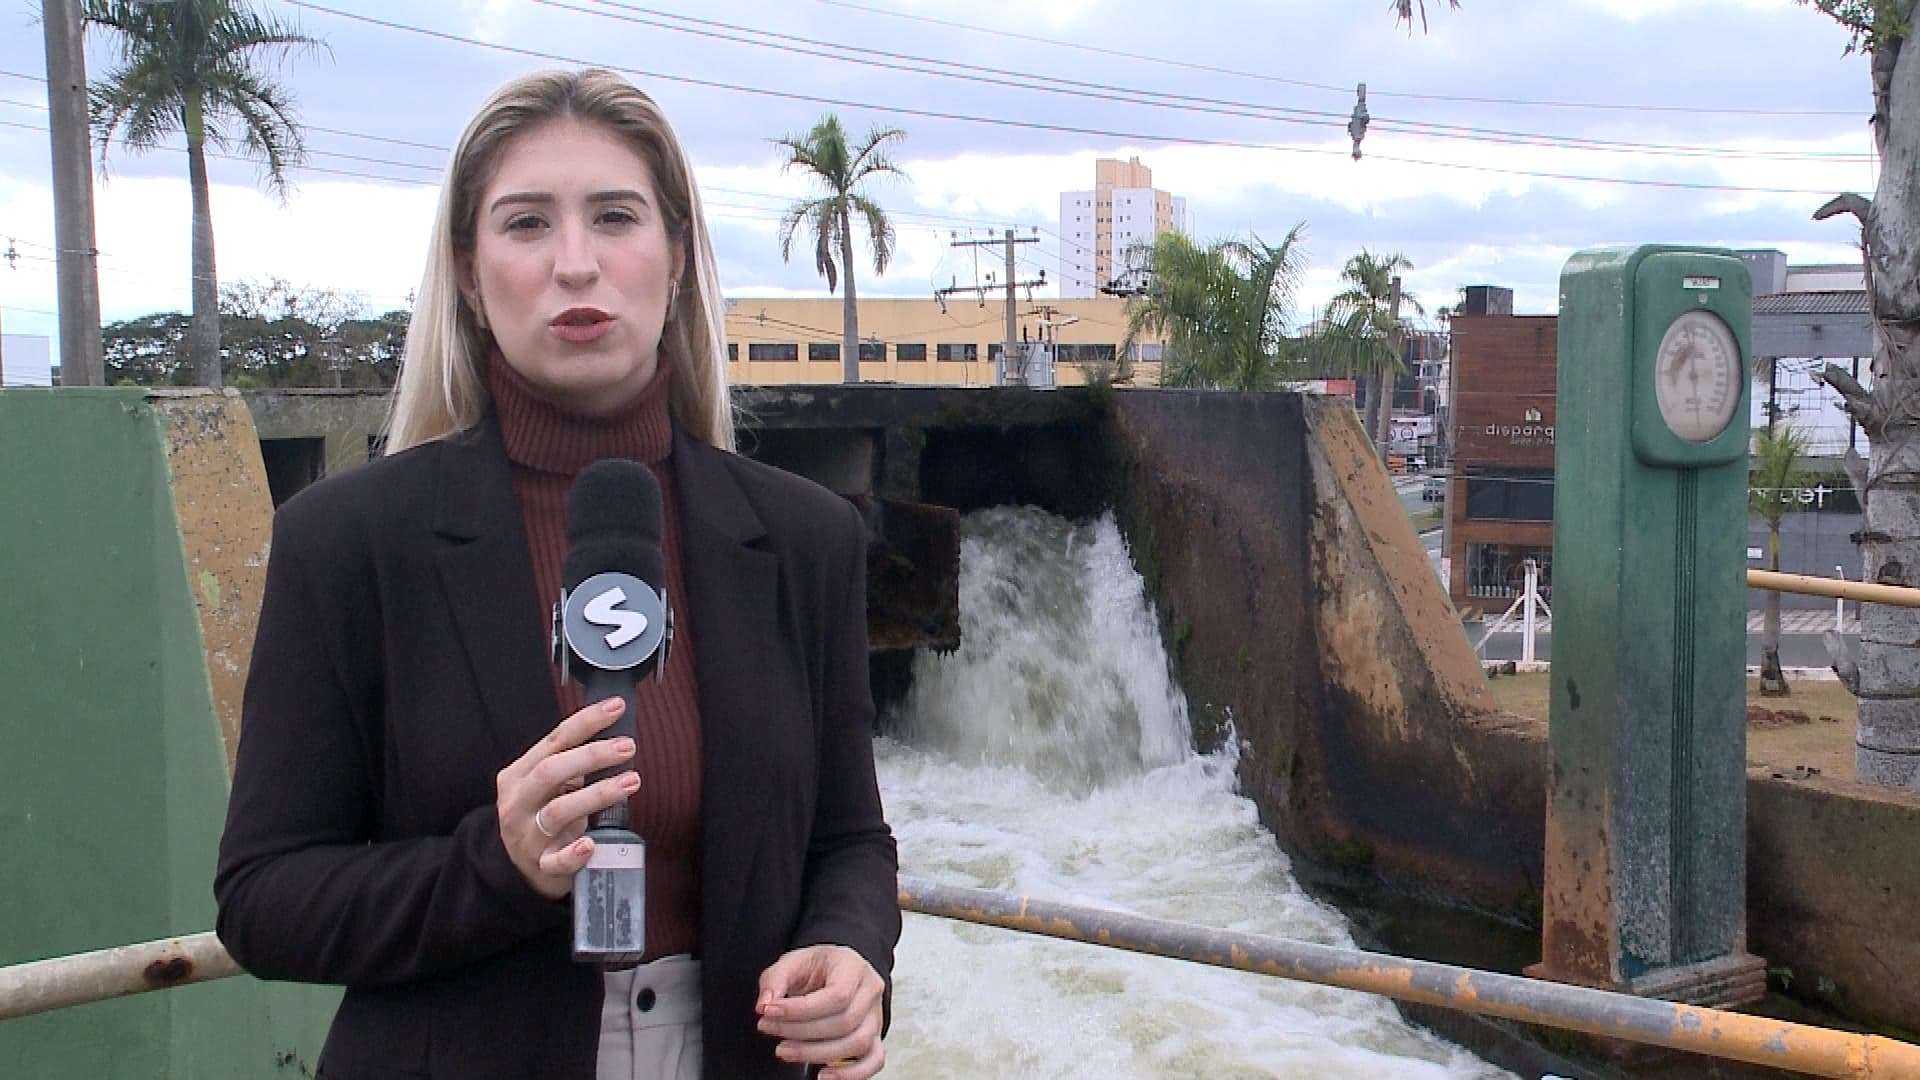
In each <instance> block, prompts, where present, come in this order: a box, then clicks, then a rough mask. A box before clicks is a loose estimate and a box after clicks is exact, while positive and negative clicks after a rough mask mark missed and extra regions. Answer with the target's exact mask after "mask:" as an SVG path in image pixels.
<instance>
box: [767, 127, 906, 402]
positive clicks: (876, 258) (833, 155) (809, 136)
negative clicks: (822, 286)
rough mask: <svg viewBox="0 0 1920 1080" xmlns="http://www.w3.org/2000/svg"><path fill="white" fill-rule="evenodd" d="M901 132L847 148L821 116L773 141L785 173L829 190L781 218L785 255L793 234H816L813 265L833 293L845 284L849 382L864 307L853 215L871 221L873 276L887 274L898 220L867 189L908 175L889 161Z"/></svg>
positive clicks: (843, 349)
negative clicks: (879, 179)
mask: <svg viewBox="0 0 1920 1080" xmlns="http://www.w3.org/2000/svg"><path fill="white" fill-rule="evenodd" d="M906 137H907V133H906V132H905V131H902V130H901V129H899V128H879V127H877V128H874V129H873V130H871V131H869V132H868V133H867V137H866V139H865V140H864V141H863V142H861V143H860V145H859V146H857V147H849V146H848V145H847V133H846V131H845V129H843V128H842V127H841V126H840V118H839V117H838V116H836V115H834V114H833V113H828V114H827V115H826V116H824V117H821V119H820V122H819V123H817V124H815V125H813V130H812V131H809V132H807V133H806V134H805V135H787V136H784V137H782V138H779V139H775V140H774V144H775V145H776V146H779V147H781V148H782V149H784V150H786V152H787V160H786V161H784V162H782V163H781V165H780V169H781V171H782V172H785V171H786V170H788V169H792V168H801V169H805V170H806V171H807V172H809V173H812V174H813V176H814V178H815V179H817V180H818V181H819V182H820V186H821V187H823V188H825V189H826V194H824V195H820V196H817V197H815V198H811V199H802V200H800V201H799V202H797V203H794V204H793V205H792V206H790V207H788V208H787V213H786V216H785V217H783V218H782V219H781V220H780V257H781V258H782V259H791V258H793V240H794V236H795V235H796V234H797V233H798V232H799V231H800V226H801V225H803V224H804V225H805V226H806V227H807V231H808V232H810V233H812V234H813V265H814V268H815V269H816V270H818V271H819V272H820V275H821V276H822V277H824V278H826V279H827V291H828V292H832V291H834V288H835V285H836V283H837V281H838V279H840V278H842V277H844V278H845V279H846V283H847V288H846V292H844V293H842V294H841V312H842V315H841V322H842V326H841V330H842V334H841V344H840V363H841V370H842V371H844V372H845V375H844V378H845V380H846V381H847V382H850V383H854V382H859V381H860V313H859V312H860V309H859V301H858V299H857V298H856V297H855V295H854V286H853V216H854V214H855V213H858V214H859V215H860V216H861V217H862V218H864V219H865V220H866V226H867V239H868V241H869V242H870V243H872V245H873V272H874V273H876V274H884V273H886V272H887V263H888V262H890V261H892V259H893V223H892V222H890V221H888V220H887V212H886V211H885V210H882V209H880V204H878V203H876V202H874V201H873V200H872V199H870V198H868V197H867V196H866V195H865V194H864V193H863V192H862V191H861V190H860V185H861V184H862V183H863V182H865V181H866V179H867V178H868V177H871V176H878V175H882V174H891V175H894V176H898V177H901V178H905V177H906V175H907V174H906V173H904V172H902V171H901V170H900V168H899V167H898V166H896V165H895V164H894V163H893V162H892V161H891V160H889V159H888V157H887V154H886V151H885V149H884V148H883V145H882V144H884V143H888V142H892V141H894V140H897V139H904V138H906Z"/></svg>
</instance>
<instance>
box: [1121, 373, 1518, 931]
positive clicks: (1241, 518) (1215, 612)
mask: <svg viewBox="0 0 1920 1080" xmlns="http://www.w3.org/2000/svg"><path fill="white" fill-rule="evenodd" d="M1110 423H1111V435H1112V439H1113V442H1114V444H1115V450H1116V453H1117V454H1118V455H1119V458H1120V463H1121V464H1120V467H1121V470H1122V473H1123V476H1122V482H1121V484H1120V486H1119V491H1120V499H1121V505H1122V513H1121V517H1122V520H1123V522H1124V524H1125V526H1126V528H1127V531H1128V535H1129V539H1130V541H1131V543H1132V546H1133V551H1134V555H1135V560H1136V562H1137V563H1138V564H1139V565H1140V569H1141V571H1142V573H1143V574H1144V575H1146V576H1147V578H1148V582H1149V585H1150V587H1151V588H1153V590H1154V592H1155V595H1156V597H1157V598H1158V600H1159V602H1160V604H1161V605H1162V608H1163V611H1164V613H1165V617H1166V620H1167V622H1168V623H1169V624H1170V627H1171V632H1170V634H1169V640H1170V641H1172V642H1173V643H1174V647H1175V649H1176V651H1177V655H1176V657H1175V661H1176V664H1177V666H1178V669H1179V672H1180V677H1181V680H1182V683H1183V685H1185V687H1186V688H1187V692H1188V697H1189V699H1190V700H1191V702H1192V704H1193V706H1194V712H1195V715H1196V716H1197V717H1200V718H1202V726H1203V727H1204V726H1205V720H1206V719H1211V720H1213V721H1214V723H1215V726H1216V730H1217V728H1218V726H1219V725H1222V724H1224V723H1226V722H1227V721H1228V720H1229V719H1230V720H1231V723H1232V729H1233V732H1234V733H1235V734H1236V735H1237V736H1238V737H1239V738H1240V739H1241V740H1242V744H1243V752H1242V755H1241V777H1240V779H1241V786H1242V788H1243V789H1244V790H1245V791H1246V792H1247V793H1248V795H1249V796H1250V797H1252V798H1253V799H1254V801H1255V802H1256V803H1257V804H1258V805H1259V807H1260V810H1261V814H1262V817H1263V819H1264V820H1265V821H1266V823H1267V824H1268V826H1269V827H1270V828H1272V829H1273V830H1274V832H1275V833H1276V834H1278V835H1279V837H1280V838H1281V840H1282V842H1283V843H1284V844H1285V845H1286V846H1287V847H1288V848H1289V849H1290V850H1292V851H1294V852H1296V853H1299V854H1303V855H1306V856H1307V857H1308V858H1309V859H1312V860H1315V861H1317V862H1320V863H1322V864H1325V865H1328V866H1330V867H1333V868H1336V869H1344V870H1347V871H1350V872H1352V873H1355V874H1361V875H1365V876H1367V877H1369V878H1374V879H1377V880H1380V881H1383V882H1386V883H1389V884H1391V885H1393V886H1394V887H1397V888H1400V889H1402V890H1405V891H1408V892H1413V893H1418V894H1422V895H1426V896H1430V897H1434V898H1437V899H1442V900H1444V901H1445V902H1447V903H1450V904H1454V905H1460V906H1471V907H1478V908H1486V909H1490V910H1494V911H1497V912H1500V913H1502V914H1504V915H1507V916H1509V917H1523V916H1524V915H1525V914H1526V913H1528V912H1530V911H1537V904H1538V889H1539V880H1540V878H1539V863H1540V847H1541V830H1542V827H1543V821H1544V814H1545V810H1544V806H1545V804H1544V787H1543V785H1542V779H1543V777H1544V768H1545V761H1546V756H1545V744H1544V742H1543V741H1540V740H1537V739H1536V740H1533V741H1531V742H1525V741H1522V742H1518V743H1516V742H1515V741H1514V740H1512V739H1510V738H1507V737H1506V735H1507V733H1508V731H1509V730H1510V729H1511V728H1512V727H1513V726H1514V724H1515V722H1516V721H1515V720H1514V719H1513V718H1505V717H1501V716H1498V715H1497V714H1495V713H1494V710H1493V702H1492V699H1491V697H1490V696H1489V694H1488V692H1487V689H1486V686H1485V683H1484V681H1483V680H1482V677H1481V675H1480V670H1479V665H1478V662H1477V660H1476V659H1475V658H1474V655H1473V653H1472V650H1471V649H1470V648H1469V647H1468V643H1467V641H1466V637H1465V634H1464V632H1463V631H1462V630H1461V628H1460V625H1459V622H1458V621H1457V620H1456V619H1455V618H1454V617H1453V616H1452V612H1451V608H1450V607H1449V606H1448V604H1447V600H1446V596H1445V593H1444V592H1443V591H1442V590H1441V588H1440V585H1439V581H1438V579H1437V578H1436V577H1435V575H1434V573H1433V571H1432V568H1431V567H1430V565H1429V564H1428V562H1427V560H1426V556H1425V554H1424V552H1423V551H1422V549H1421V547H1420V543H1419V540H1418V538H1417V537H1416V536H1415V535H1414V533H1413V529H1412V525H1411V524H1410V523H1409V522H1408V520H1407V516H1406V513H1405V512H1404V510H1402V509H1401V507H1400V503H1399V500H1398V499H1397V497H1396V496H1395V495H1394V492H1393V486H1392V482H1391V480H1390V478H1389V477H1388V476H1387V474H1386V472H1385V470H1384V469H1382V468H1381V466H1380V464H1379V461H1378V459H1377V458H1376V457H1375V456H1374V454H1373V452H1372V449H1371V446H1370V444H1369V442H1368V440H1367V437H1366V435H1365V433H1364V432H1363V431H1362V430H1361V428H1360V425H1359V421H1358V419H1357V418H1356V417H1355V416H1354V414H1353V410H1352V407H1351V406H1350V405H1348V404H1347V403H1345V402H1343V401H1332V400H1326V399H1317V398H1310V397H1302V396H1297V395H1277V394H1276V395H1227V394H1211V393H1201V392H1156V393H1119V394H1115V395H1114V397H1113V400H1112V406H1111V413H1110ZM1521 723H1523V724H1524V722H1521Z"/></svg>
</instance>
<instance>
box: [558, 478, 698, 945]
mask: <svg viewBox="0 0 1920 1080" xmlns="http://www.w3.org/2000/svg"><path fill="white" fill-rule="evenodd" d="M662 522H663V518H662V516H661V510H660V484H659V482H658V481H657V480H655V479H654V478H653V473H651V472H649V471H648V470H647V467H646V466H644V465H640V464H637V463H635V462H632V461H616V460H609V461H596V462H594V463H593V464H591V465H589V466H587V467H586V468H584V469H582V470H580V474H579V475H578V476H577V477H575V478H574V481H573V486H572V488H571V489H570V490H569V491H568V492H567V559H566V562H565V563H564V564H563V566H562V568H561V576H560V582H561V586H560V600H559V602H558V603H556V604H555V605H554V606H553V649H554V660H555V662H557V663H558V664H559V665H560V674H561V677H562V678H563V679H568V678H570V679H574V680H576V681H578V682H579V683H580V685H581V689H582V691H583V696H584V698H585V701H586V704H588V705H593V704H596V703H598V702H601V701H605V700H606V699H608V698H611V697H618V698H620V699H621V700H622V701H624V702H626V709H625V710H624V711H622V712H621V714H620V718H619V719H618V720H616V721H614V722H613V724H612V725H610V726H609V727H608V728H607V730H606V731H604V732H602V733H601V735H600V736H599V737H600V738H604V739H612V738H618V737H620V736H627V737H629V738H631V737H632V736H633V735H634V730H635V729H634V715H635V710H634V706H635V701H634V692H635V689H636V686H637V684H638V683H639V681H640V680H641V679H642V678H644V677H646V675H647V673H648V672H653V673H654V676H655V679H656V680H658V679H661V678H664V677H665V673H666V658H667V649H668V646H669V643H670V642H671V640H672V637H673V611H672V609H671V608H670V607H668V605H667V590H666V578H667V575H666V561H665V559H664V557H663V556H662V555H661V551H660V533H661V529H662V527H663V526H662ZM626 768H628V766H626V765H620V766H616V767H614V768H610V769H605V770H602V771H600V772H596V773H594V774H593V775H591V776H588V777H587V783H589V784H592V783H595V782H597V781H600V780H603V779H605V778H607V777H609V776H614V775H616V774H618V773H619V772H622V771H624V770H625V769H626ZM587 826H588V828H587V836H589V837H590V838H592V840H593V844H594V848H593V858H592V859H591V860H590V861H589V862H588V863H587V865H586V867H585V868H584V869H582V870H581V871H580V872H579V873H578V874H576V875H575V876H574V879H573V958H574V959H575V960H577V961H581V962H583V963H596V964H601V965H603V966H609V967H622V966H628V965H632V964H636V963H639V962H640V958H641V955H642V954H643V953H644V951H645V947H646V925H647V921H646V883H647V861H646V859H647V848H646V841H644V840H643V839H641V838H640V836H639V835H638V834H636V833H635V832H633V831H632V830H631V829H629V828H627V804H626V803H625V802H624V801H623V802H619V803H616V804H614V805H613V806H610V807H608V808H607V809H605V810H601V811H598V812H596V813H595V814H593V815H592V816H591V817H589V818H588V819H587Z"/></svg>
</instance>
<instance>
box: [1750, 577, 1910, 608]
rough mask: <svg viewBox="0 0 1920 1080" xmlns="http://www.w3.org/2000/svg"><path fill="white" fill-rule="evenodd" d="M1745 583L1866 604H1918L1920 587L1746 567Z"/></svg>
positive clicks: (1904, 605)
mask: <svg viewBox="0 0 1920 1080" xmlns="http://www.w3.org/2000/svg"><path fill="white" fill-rule="evenodd" d="M1747 585H1748V587H1750V588H1755V589H1767V590H1769V591H1772V592H1790V593H1799V594H1801V595H1802V596H1830V597H1833V598H1835V599H1839V600H1859V601H1862V602H1864V603H1868V604H1888V605H1891V606H1893V607H1920V589H1915V588H1910V587H1908V586H1906V585H1882V584H1880V583H1878V582H1874V581H1847V580H1844V579H1841V578H1824V577H1815V576H1813V575H1811V574H1782V573H1779V572H1778V571H1774V570H1748V571H1747Z"/></svg>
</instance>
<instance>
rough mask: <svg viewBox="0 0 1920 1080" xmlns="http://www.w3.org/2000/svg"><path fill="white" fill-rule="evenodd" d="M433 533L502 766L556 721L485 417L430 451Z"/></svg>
mask: <svg viewBox="0 0 1920 1080" xmlns="http://www.w3.org/2000/svg"><path fill="white" fill-rule="evenodd" d="M439 472H440V475H439V480H438V483H437V485H436V491H435V495H434V499H435V502H434V512H433V531H434V533H435V535H436V537H437V538H438V539H439V542H440V544H441V547H440V551H439V554H438V558H437V560H436V562H437V565H438V567H439V571H440V585H441V588H442V589H443V590H444V592H445V594H446V600H447V606H448V608H449V609H450V610H451V611H452V613H453V622H454V626H455V627H456V629H457V631H458V634H459V637H460V645H461V647H462V649H463V650H464V651H465V653H466V657H467V663H468V666H469V668H470V670H471V674H472V677H473V682H474V685H475V686H476V687H478V688H479V697H480V703H481V708H482V710H483V711H484V712H485V713H486V718H487V723H488V726H489V727H490V728H491V730H492V732H493V737H494V742H495V744H496V749H497V751H498V753H499V754H500V760H501V761H502V762H507V761H511V760H513V759H514V758H517V757H519V756H520V755H521V754H523V753H525V752H526V749H527V747H529V746H532V745H533V743H534V742H535V741H536V740H537V739H539V738H540V736H542V735H545V734H546V733H547V732H548V731H550V730H552V728H553V725H554V724H555V723H557V722H558V721H559V717H558V711H559V704H558V703H557V702H556V701H555V700H554V696H553V683H552V679H551V677H550V675H549V674H548V667H547V663H548V661H547V657H548V656H549V653H550V651H551V643H550V642H549V641H548V640H547V639H546V638H545V636H543V635H541V634H539V633H538V632H537V631H536V628H535V625H534V624H533V623H531V622H530V621H529V620H528V618H527V613H528V612H530V611H534V610H536V604H537V603H538V602H539V601H538V600H537V599H536V598H535V596H534V595H533V594H534V585H533V558H532V556H531V555H530V554H529V553H528V549H527V534H526V528H525V526H524V525H523V524H522V523H521V520H520V505H519V503H518V501H517V500H516V499H515V498H514V496H513V473H512V471H511V467H510V466H509V465H508V463H507V453H506V450H505V448H504V447H503V446H502V445H501V442H500V430H499V428H498V427H497V426H495V423H494V420H493V418H492V417H491V416H489V417H487V419H486V420H484V421H482V422H481V424H480V425H479V426H478V427H476V428H475V429H474V430H473V431H471V432H468V433H467V434H465V435H458V436H453V437H451V438H449V439H448V440H447V447H446V449H445V451H444V452H443V453H442V454H441V457H440V466H439Z"/></svg>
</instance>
